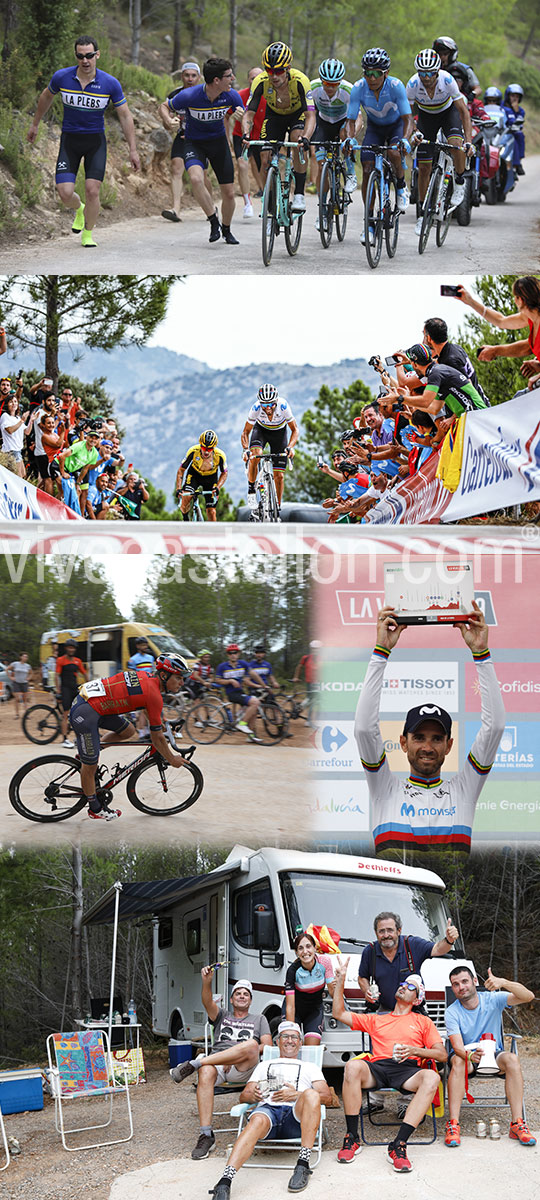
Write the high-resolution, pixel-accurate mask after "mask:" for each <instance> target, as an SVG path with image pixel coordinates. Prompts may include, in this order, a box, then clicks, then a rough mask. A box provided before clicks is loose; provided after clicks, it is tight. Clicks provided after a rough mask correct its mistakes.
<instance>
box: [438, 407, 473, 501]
mask: <svg viewBox="0 0 540 1200" xmlns="http://www.w3.org/2000/svg"><path fill="white" fill-rule="evenodd" d="M466 418H467V414H466V413H463V414H462V416H461V417H458V418H457V420H456V421H454V423H453V425H452V427H451V428H450V429H449V430H448V433H447V435H446V437H445V439H444V442H443V444H442V449H441V453H440V455H439V462H438V465H437V479H440V481H441V483H442V485H443V487H445V488H446V489H447V491H448V492H455V491H456V489H457V487H458V486H459V479H460V475H461V463H462V460H463V442H464V439H465V421H466Z"/></svg>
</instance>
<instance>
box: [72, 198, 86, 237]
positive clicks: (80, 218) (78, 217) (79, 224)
mask: <svg viewBox="0 0 540 1200" xmlns="http://www.w3.org/2000/svg"><path fill="white" fill-rule="evenodd" d="M71 229H72V231H73V233H82V231H83V229H84V204H80V205H79V207H78V209H77V212H76V213H75V220H74V222H73V225H72V226H71Z"/></svg>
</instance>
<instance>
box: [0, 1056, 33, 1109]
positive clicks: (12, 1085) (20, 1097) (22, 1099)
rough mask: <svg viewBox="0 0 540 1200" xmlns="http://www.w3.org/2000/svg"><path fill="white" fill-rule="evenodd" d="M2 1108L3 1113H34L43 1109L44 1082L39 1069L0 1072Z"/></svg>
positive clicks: (0, 1105)
mask: <svg viewBox="0 0 540 1200" xmlns="http://www.w3.org/2000/svg"><path fill="white" fill-rule="evenodd" d="M0 1108H1V1109H2V1112H3V1113H23V1112H34V1111H36V1110H37V1109H39V1108H43V1081H42V1076H41V1071H40V1069H39V1067H25V1068H24V1069H23V1070H22V1071H0Z"/></svg>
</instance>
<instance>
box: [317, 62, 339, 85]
mask: <svg viewBox="0 0 540 1200" xmlns="http://www.w3.org/2000/svg"><path fill="white" fill-rule="evenodd" d="M344 78H345V63H342V62H341V60H340V59H339V58H325V59H324V62H322V63H321V65H320V67H319V79H322V80H324V82H325V83H339V81H340V79H344Z"/></svg>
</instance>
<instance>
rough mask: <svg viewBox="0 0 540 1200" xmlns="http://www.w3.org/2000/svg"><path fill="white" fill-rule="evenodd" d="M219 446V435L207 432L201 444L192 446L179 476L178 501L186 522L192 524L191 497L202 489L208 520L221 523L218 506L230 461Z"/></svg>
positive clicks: (177, 485) (201, 439) (210, 431)
mask: <svg viewBox="0 0 540 1200" xmlns="http://www.w3.org/2000/svg"><path fill="white" fill-rule="evenodd" d="M217 442H218V438H217V433H214V430H213V429H205V430H203V432H202V433H201V435H200V437H199V441H198V444H197V445H195V446H190V448H189V450H188V451H187V454H186V455H185V457H184V459H183V461H182V462H181V463H180V466H179V468H178V471H177V473H176V499H177V500H180V507H181V510H182V517H183V520H184V521H188V520H189V508H190V504H191V497H192V496H193V494H194V492H196V491H197V488H199V487H202V489H203V492H204V500H205V504H206V519H207V520H208V521H215V520H217V517H216V504H217V502H218V497H219V493H220V491H221V488H222V487H223V484H224V483H225V480H226V478H227V474H228V471H227V459H226V457H225V454H224V453H223V450H220V449H219V447H218V444H217ZM184 473H185V474H184ZM182 476H184V479H183V482H182Z"/></svg>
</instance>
